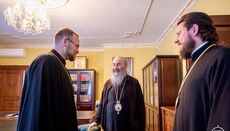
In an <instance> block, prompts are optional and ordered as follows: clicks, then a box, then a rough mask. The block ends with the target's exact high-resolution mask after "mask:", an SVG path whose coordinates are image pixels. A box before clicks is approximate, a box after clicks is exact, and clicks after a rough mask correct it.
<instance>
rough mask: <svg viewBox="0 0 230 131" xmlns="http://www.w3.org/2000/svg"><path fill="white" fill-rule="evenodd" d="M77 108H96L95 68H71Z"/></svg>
mask: <svg viewBox="0 0 230 131" xmlns="http://www.w3.org/2000/svg"><path fill="white" fill-rule="evenodd" d="M69 73H70V76H71V79H72V82H73V88H74V98H75V102H76V107H77V110H83V111H84V110H94V108H95V70H93V69H69Z"/></svg>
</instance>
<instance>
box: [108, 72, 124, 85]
mask: <svg viewBox="0 0 230 131" xmlns="http://www.w3.org/2000/svg"><path fill="white" fill-rule="evenodd" d="M119 70H120V69H115V71H114V70H113V72H112V77H111V83H112V85H113V86H119V85H121V84H122V82H123V80H124V79H125V76H126V75H127V74H126V71H125V70H120V71H119Z"/></svg>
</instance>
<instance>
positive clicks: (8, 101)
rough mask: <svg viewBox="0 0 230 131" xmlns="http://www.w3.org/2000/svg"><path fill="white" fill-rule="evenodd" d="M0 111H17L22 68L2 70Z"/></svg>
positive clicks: (20, 90)
mask: <svg viewBox="0 0 230 131" xmlns="http://www.w3.org/2000/svg"><path fill="white" fill-rule="evenodd" d="M3 72H4V73H3V78H4V79H3V84H2V85H3V86H2V88H1V103H2V104H1V105H2V106H1V111H18V110H19V106H20V99H21V92H22V85H23V70H3Z"/></svg>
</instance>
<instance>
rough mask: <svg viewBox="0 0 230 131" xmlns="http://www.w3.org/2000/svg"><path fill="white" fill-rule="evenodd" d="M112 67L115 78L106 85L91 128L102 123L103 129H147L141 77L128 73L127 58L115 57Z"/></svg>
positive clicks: (137, 130) (133, 130)
mask: <svg viewBox="0 0 230 131" xmlns="http://www.w3.org/2000/svg"><path fill="white" fill-rule="evenodd" d="M112 68H113V69H112V78H111V79H109V80H107V81H106V83H105V85H104V89H103V92H102V96H101V101H100V104H99V107H98V110H97V113H96V115H95V116H94V118H93V121H92V123H91V124H90V126H89V128H91V127H93V126H95V125H97V124H101V126H102V128H103V130H104V131H145V105H144V98H143V94H142V91H141V87H140V84H139V82H138V80H137V79H135V78H134V77H131V76H129V75H128V74H127V72H126V69H127V61H126V59H125V58H124V57H121V56H118V57H116V58H114V60H113V65H112Z"/></svg>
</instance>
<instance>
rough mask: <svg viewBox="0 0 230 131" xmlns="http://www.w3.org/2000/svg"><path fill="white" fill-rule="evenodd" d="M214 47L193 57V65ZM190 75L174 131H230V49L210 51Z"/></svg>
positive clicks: (215, 47)
mask: <svg viewBox="0 0 230 131" xmlns="http://www.w3.org/2000/svg"><path fill="white" fill-rule="evenodd" d="M210 45H211V44H210V43H208V44H206V45H205V46H204V47H202V48H201V49H199V50H198V51H197V52H195V54H194V58H192V59H193V61H195V60H196V59H197V57H199V56H200V55H201V53H202V52H203V51H204V50H205V49H206V48H207V47H208V46H210ZM193 64H194V67H193V68H191V69H190V70H191V72H190V73H189V74H187V75H188V76H187V78H186V79H185V81H184V85H183V87H181V88H182V90H181V94H180V97H179V102H178V106H177V108H176V114H175V121H174V129H173V130H174V131H212V130H213V131H214V130H215V131H217V130H219V131H222V130H224V131H230V49H229V48H225V47H221V46H217V45H215V46H212V47H210V48H209V49H208V50H207V51H206V52H205V53H204V54H203V55H202V56H201V57H200V59H199V60H198V61H197V62H196V63H193Z"/></svg>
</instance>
